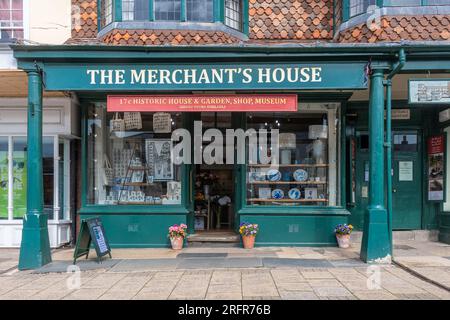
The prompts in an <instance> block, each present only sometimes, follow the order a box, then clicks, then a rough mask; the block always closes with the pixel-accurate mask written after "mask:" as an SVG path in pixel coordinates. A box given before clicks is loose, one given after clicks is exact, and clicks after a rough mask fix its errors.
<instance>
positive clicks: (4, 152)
mask: <svg viewBox="0 0 450 320" xmlns="http://www.w3.org/2000/svg"><path fill="white" fill-rule="evenodd" d="M5 218H8V137H0V219H5Z"/></svg>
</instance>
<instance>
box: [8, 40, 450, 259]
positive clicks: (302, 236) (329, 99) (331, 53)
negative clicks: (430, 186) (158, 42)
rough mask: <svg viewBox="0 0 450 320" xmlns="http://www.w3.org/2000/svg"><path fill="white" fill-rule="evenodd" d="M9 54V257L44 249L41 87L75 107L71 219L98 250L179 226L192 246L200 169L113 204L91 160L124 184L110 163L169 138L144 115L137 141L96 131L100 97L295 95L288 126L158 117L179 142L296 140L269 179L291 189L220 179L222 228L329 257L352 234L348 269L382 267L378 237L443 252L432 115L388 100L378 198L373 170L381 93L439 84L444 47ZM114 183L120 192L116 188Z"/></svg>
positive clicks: (41, 49) (445, 225) (268, 117)
mask: <svg viewBox="0 0 450 320" xmlns="http://www.w3.org/2000/svg"><path fill="white" fill-rule="evenodd" d="M14 53H15V57H16V58H17V60H18V65H19V67H20V68H22V69H23V70H25V71H26V72H27V73H28V79H29V108H28V109H29V114H28V117H29V121H28V126H29V127H28V141H29V145H30V147H29V150H28V158H29V159H30V161H29V163H28V165H29V166H31V168H33V170H28V175H29V177H28V181H29V186H33V187H32V189H33V192H29V193H28V194H29V196H28V213H27V214H28V218H27V220H26V222H25V223H26V225H25V230H24V235H23V242H22V252H25V251H26V250H29V251H28V253H30V252H33V250H41V249H42V246H43V243H45V232H44V231H45V224H46V220H45V216H44V215H43V214H42V196H41V194H42V178H41V177H40V172H41V171H40V170H41V168H42V163H41V161H40V160H39V159H41V157H40V156H39V155H40V153H41V152H42V151H41V147H40V145H41V139H42V118H41V117H42V114H41V111H42V90H43V86H44V87H45V90H48V91H66V92H71V93H72V94H73V95H74V96H76V98H77V100H78V103H79V110H80V114H81V127H82V137H81V138H82V139H81V150H82V152H81V156H80V159H81V168H82V169H81V170H80V172H79V176H78V177H77V178H78V179H80V185H81V187H80V190H79V192H80V197H81V206H80V208H79V210H78V215H79V217H80V219H83V218H87V217H91V216H100V217H101V218H102V220H103V223H104V227H105V230H106V233H107V236H108V239H109V242H110V243H111V245H112V247H126V248H128V247H167V246H169V241H168V238H167V228H168V226H169V225H171V224H175V223H187V225H188V227H189V232H190V233H194V232H195V230H194V225H195V220H196V218H195V212H196V206H197V204H196V202H195V201H196V187H195V180H196V178H195V177H196V176H197V175H198V173H199V172H200V171H202V170H206V172H208V169H209V168H208V166H207V165H201V166H198V165H189V164H182V165H179V166H175V167H173V168H172V169H171V170H172V171H171V173H170V178H168V179H165V180H164V179H161V180H159V181H152V186H153V187H152V189H151V190H150V191H148V192H147V191H145V192H142V193H136V194H133V197H134V196H135V197H137V198H139V197H141V199H138V201H136V199H134V198H133V199H132V200H130V198H128V200H129V201H123V202H121V201H120V200H119V201H117V195H115V194H114V190H116V191H117V189H114V186H108V184H109V183H107V182H105V181H104V177H103V176H102V170H100V169H99V168H104V167H105V160H106V159H108V161H109V162H110V163H111V167H113V168H114V170H117V171H120V170H125V171H126V170H127V168H124V167H123V165H122V167H121V164H120V163H122V164H123V162H126V160H124V157H125V158H126V157H128V158H126V159H127V161H128V162H129V160H130V157H133V156H130V155H129V154H127V152H126V150H129V149H130V150H131V149H132V150H133V155H135V153H134V152H137V153H138V154H140V155H141V161H145V159H146V156H145V152H146V150H147V144H148V143H153V142H152V141H158V140H160V141H161V140H164V139H167V138H170V134H158V133H156V132H154V130H153V124H152V119H153V114H151V113H142V115H141V116H142V126H143V128H142V129H138V130H134V131H133V132H134V133H133V132H131V133H129V132H127V133H125V135H124V136H123V135H122V136H120V135H117V134H112V133H111V129H110V127H109V126H110V123H111V122H110V121H111V120H113V119H114V117H115V116H116V114H115V113H114V112H108V111H107V109H106V100H107V96H108V95H117V94H120V95H165V94H170V95H175V94H182V95H191V94H196V95H201V94H210V95H211V94H213V95H214V94H216V95H219V94H230V95H236V96H238V95H240V94H281V93H283V94H284V93H289V94H296V95H297V98H298V111H297V112H291V113H285V112H276V111H274V112H261V113H259V112H247V113H244V112H233V113H229V114H228V113H227V114H226V115H225V113H220V112H218V113H212V114H208V113H207V112H203V113H200V112H176V113H171V121H172V128H173V129H175V128H184V129H187V130H188V131H190V132H191V133H193V130H194V129H193V126H194V121H195V120H202V121H203V123H208V121H209V123H210V125H209V127H207V128H218V129H219V130H224V129H225V128H235V129H237V128H242V129H248V128H256V129H261V128H279V129H280V133H288V134H289V133H290V134H291V137H292V136H295V137H296V141H295V142H294V144H295V146H294V147H291V150H290V151H289V152H288V154H289V156H288V158H289V159H288V160H286V162H285V164H284V169H283V162H282V164H281V166H280V168H281V169H280V171H281V173H282V174H283V173H284V171H286V173H285V174H286V175H292V174H293V172H294V171H295V170H297V169H300V168H303V169H305V171H307V172H308V174H309V176H310V179H309V180H305V181H304V182H303V184H302V183H298V181H294V180H292V178H290V177H288V178H286V179H284V177H283V178H282V179H281V181H279V182H280V183H279V185H277V184H273V183H272V184H271V183H269V182H267V181H253V180H251V178H249V177H252V174H253V172H259V171H261V168H258V167H257V166H256V167H255V166H252V165H250V164H246V165H230V166H228V167H227V169H228V170H229V172H230V175H229V183H230V185H231V189H230V190H231V192H230V193H229V195H230V198H231V200H232V206H231V207H232V210H231V211H230V212H231V213H230V214H229V216H228V218H227V219H225V218H224V221H225V222H228V226H227V227H228V228H229V229H232V230H236V229H237V226H238V225H239V223H240V222H242V221H251V222H254V223H258V224H260V233H259V234H258V237H257V240H256V245H257V246H334V245H336V240H335V237H334V233H333V230H334V227H335V226H336V225H337V224H338V223H352V224H353V225H354V226H355V227H356V229H357V230H361V231H363V240H362V250H361V258H362V259H363V260H365V261H372V260H374V259H377V258H384V257H386V256H388V255H390V254H392V252H391V250H392V242H391V241H392V232H391V230H392V229H393V230H417V229H423V230H436V229H439V231H440V239H441V240H442V241H446V242H450V237H449V235H450V232H449V227H450V219H449V214H448V213H446V212H445V211H444V210H443V206H444V205H445V204H444V205H443V203H442V202H431V201H428V199H427V183H426V181H427V180H426V177H427V169H426V168H427V166H426V164H427V156H426V155H427V153H426V139H427V137H429V136H432V135H436V134H440V133H443V132H446V131H445V124H446V123H445V122H444V123H440V122H439V121H438V119H439V112H440V111H442V110H444V109H446V107H445V106H426V105H423V106H421V105H414V106H411V105H409V104H408V101H407V100H406V99H392V108H393V110H394V111H393V113H392V114H395V113H396V110H402V111H403V110H405V109H407V110H409V111H408V114H409V116H408V119H406V120H405V119H397V118H395V117H393V120H392V138H391V140H392V149H393V152H392V159H393V161H392V164H393V165H392V166H393V167H392V172H393V175H392V179H393V180H392V191H387V190H386V176H387V174H386V157H385V156H386V154H387V152H386V150H389V149H387V146H389V141H388V142H387V143H386V140H385V138H386V135H385V126H386V125H387V123H386V120H385V108H386V105H387V104H388V102H389V101H390V100H391V99H389V92H388V91H385V90H386V85H389V84H390V83H391V80H390V78H393V81H392V88H393V90H395V89H396V85H401V86H403V87H406V85H407V79H408V78H409V76H410V75H411V76H412V75H414V76H416V77H417V76H418V75H419V76H420V75H421V77H423V78H425V77H433V76H435V75H439V76H442V75H443V74H444V75H445V74H446V73H448V72H449V70H450V47H448V46H443V45H439V46H430V45H427V46H422V45H420V44H411V45H405V44H390V45H383V44H377V45H365V44H360V45H345V44H322V45H316V46H315V45H301V46H297V45H272V46H258V45H252V46H245V45H244V46H236V47H230V46H228V47H224V46H209V47H208V46H206V47H202V48H195V47H152V48H150V47H139V46H133V47H128V46H121V47H108V46H82V45H74V46H70V45H65V46H14ZM230 68H231V69H235V70H236V71H233V72H235V78H234V79H233V80H231V81H230V79H228V81H216V82H214V83H213V82H211V81H209V82H208V81H206V82H205V79H204V78H203V79H197V80H192V77H191V78H190V77H189V76H188V77H187V78H183V79H181V78H180V81H173V82H172V83H168V82H167V81H166V82H164V81H162V80H161V79H160V78H159V80H155V79H157V78H151V77H149V78H148V79H146V80H143V79H140V80H142V81H133V78H130V74H133V72H137V71H140V70H148V69H152V70H156V71H155V73H154V74H159V73H158V72H160V70H168V72H172V73H171V74H173V71H174V70H178V69H180V70H197V72H198V74H201V73H202V72H206V73H208V72H209V73H210V72H211V70H212V69H215V70H219V69H230ZM295 68H305V69H304V72H307V71H311V70H312V69H314V68H320V69H317V70H320V76H318V77H317V78H316V79H315V80H316V81H312V80H314V79H313V76H312V75H311V74H309V75H308V76H306V75H303V76H304V78H303V79H302V80H301V79H300V78H298V79H297V78H295V75H290V76H287V73H285V76H281V74H282V72H287V71H290V70H293V69H295ZM244 69H248V70H249V71H248V72H249V73H250V74H252V75H254V77H253V78H252V79H248V78H246V77H244V76H243V74H242V72H241V71H242V70H244ZM133 70H134V71H133ZM239 70H241V71H239ZM261 70H263V71H264V72H267V74H270V75H271V76H270V77H271V78H270V77H268V78H267V79H270V81H269V80H267V79H261V78H259V79H258V76H257V75H258V72H261ZM280 70H282V71H280ZM118 71H119V72H118ZM148 74H149V73H148ZM180 74H181V73H180ZM191 75H192V73H191ZM388 75H389V76H388ZM102 77H103V78H102ZM155 77H156V76H155ZM300 77H301V76H300ZM396 77H399V78H396ZM289 78H290V79H289ZM319 78H320V79H319ZM152 79H153V80H152ZM186 79H188V80H189V81H185V80H186ZM395 79H400V80H397V81H396V80H395ZM405 79H406V80H405ZM134 80H136V78H134ZM166 80H167V79H166ZM172 80H173V79H172ZM290 80H292V81H290ZM358 94H359V95H362V96H364V94H367V97H366V98H363V99H361V100H360V101H353V100H351V99H350V98H351V97H352V96H354V95H358ZM386 96H388V98H386ZM218 119H219V120H218ZM221 123H222V124H221ZM311 126H316V127H320V126H322V127H325V128H326V137H325V138H324V137H322V139H323V141H322V142H324V143H325V147H324V150H325V156H324V158H323V159H321V161H319V162H318V161H316V160H317V159H315V160H314V159H311V152H312V151H311V150H312V147H311V144H312V143H313V142H314V140H315V139H319V137H317V136H314V132H313V131H314V130H312V129H311ZM112 136H113V137H112ZM405 139H406V141H407V142H409V143H408V146H407V147H405V144H402V141H403V140H405ZM156 143H157V142H156ZM135 146H137V147H135ZM286 149H288V150H289V147H288V148H286ZM136 150H138V151H136ZM105 154H106V155H107V156H105ZM400 161H407V162H412V163H413V171H412V175H413V180H412V181H409V182H408V183H405V182H403V183H402V181H401V179H399V177H398V172H399V168H398V164H399V162H400ZM135 165H136V166H142V165H143V163H139V162H137V163H135ZM115 166H116V167H115ZM128 169H129V168H128ZM283 170H284V171H283ZM142 179H145V177H144V178H142ZM155 180H156V179H155ZM168 180H170V181H172V182H174V183H175V185H176V186H177V188H179V191H180V195H181V197H180V198H179V199H178V201H169V200H168V199H166V198H165V193H166V192H167V189H168V185H167V183H168ZM128 182H129V183H133V182H130V181H128ZM140 182H143V183H146V182H147V181H146V180H139V183H140ZM110 183H111V182H110ZM134 183H136V182H134ZM111 184H112V185H114V184H115V183H114V182H112V183H111ZM116 184H122V185H123V182H122V181H119V182H117V183H116ZM266 184H267V185H269V188H268V186H266ZM270 185H271V186H270ZM292 185H297V188H298V189H299V190H300V194H301V195H300V198H301V199H302V200H303V201H300V200H297V201H295V200H292V199H291V200H292V201H290V200H289V197H288V196H287V194H288V193H289V190H290V188H292ZM43 187H44V188H45V186H43ZM275 188H278V189H281V190H283V192H284V194H285V196H284V197H283V199H284V201H278V202H277V201H273V199H270V201H269V200H268V199H267V198H265V196H264V195H263V196H262V195H261V194H264V192H266V193H267V191H268V189H269V191H273V189H275ZM260 189H262V190H261V191H260ZM134 190H136V189H134ZM139 190H140V189H139ZM388 192H391V193H392V199H393V215H392V219H390V218H389V214H388V211H387V204H386V200H387V198H388V196H387V195H388ZM129 193H130V194H131V192H129ZM306 193H308V194H309V195H310V197H309V198H308V196H307V195H306ZM149 196H152V197H150V198H149ZM133 201H134V202H133ZM43 230H44V231H43ZM39 244H40V245H39ZM44 251H45V250H44ZM23 254H24V255H25V253H23ZM44 256H45V255H44ZM43 259H44V260H45V259H46V258H45V257H44V258H43Z"/></svg>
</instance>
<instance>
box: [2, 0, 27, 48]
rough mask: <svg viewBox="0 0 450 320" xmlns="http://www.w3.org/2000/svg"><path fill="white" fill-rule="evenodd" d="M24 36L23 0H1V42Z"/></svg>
mask: <svg viewBox="0 0 450 320" xmlns="http://www.w3.org/2000/svg"><path fill="white" fill-rule="evenodd" d="M21 38H23V1H22V0H0V42H5V41H6V42H9V41H10V40H11V39H21Z"/></svg>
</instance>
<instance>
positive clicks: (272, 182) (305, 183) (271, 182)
mask: <svg viewBox="0 0 450 320" xmlns="http://www.w3.org/2000/svg"><path fill="white" fill-rule="evenodd" d="M248 184H253V185H258V184H259V185H265V184H279V185H291V184H297V185H326V184H327V182H325V181H320V182H317V181H304V182H300V181H255V182H248Z"/></svg>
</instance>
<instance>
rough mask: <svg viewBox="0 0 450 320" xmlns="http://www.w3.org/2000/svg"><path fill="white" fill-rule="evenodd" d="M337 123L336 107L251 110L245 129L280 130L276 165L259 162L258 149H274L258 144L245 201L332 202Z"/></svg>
mask: <svg viewBox="0 0 450 320" xmlns="http://www.w3.org/2000/svg"><path fill="white" fill-rule="evenodd" d="M336 125H337V120H336V111H335V110H333V111H323V112H320V111H318V112H315V113H301V112H299V113H253V114H249V115H248V117H247V129H249V128H252V129H255V130H256V131H257V132H258V130H259V129H268V130H271V129H278V130H279V166H278V167H270V165H267V164H261V163H260V159H262V156H263V155H262V154H261V153H263V154H264V153H266V154H267V153H270V152H271V150H272V149H273V148H272V146H270V148H269V147H268V148H264V149H262V148H261V145H260V144H258V147H257V148H256V153H257V155H256V157H257V159H258V161H257V162H256V163H255V162H254V163H253V164H252V163H248V165H247V204H248V205H258V206H267V205H272V206H292V205H294V206H336V205H337V204H338V202H339V201H338V198H339V197H338V190H337V183H336V182H337V176H338V175H337V158H336V155H337V153H338V144H337V141H338V140H337V134H336V132H338V130H337V127H336ZM269 139H270V138H269ZM269 139H268V140H269ZM269 141H270V140H269ZM248 150H249V153H252V152H255V149H253V150H254V151H251V150H250V148H249V149H248ZM265 150H268V151H265Z"/></svg>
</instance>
